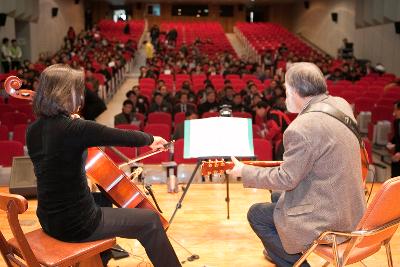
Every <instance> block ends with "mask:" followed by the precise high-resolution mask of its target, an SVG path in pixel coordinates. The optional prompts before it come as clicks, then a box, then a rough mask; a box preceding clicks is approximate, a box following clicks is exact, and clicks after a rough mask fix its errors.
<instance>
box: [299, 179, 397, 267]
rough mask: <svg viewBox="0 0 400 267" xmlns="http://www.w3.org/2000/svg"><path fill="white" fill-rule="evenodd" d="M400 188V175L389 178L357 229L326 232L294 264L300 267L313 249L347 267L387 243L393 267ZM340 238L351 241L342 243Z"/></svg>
mask: <svg viewBox="0 0 400 267" xmlns="http://www.w3.org/2000/svg"><path fill="white" fill-rule="evenodd" d="M399 191H400V177H396V178H392V179H389V180H387V181H386V182H385V183H384V184H383V185H382V187H381V189H380V190H379V191H378V192H377V193H376V195H375V197H374V199H373V200H372V202H371V204H370V205H369V206H368V208H367V210H366V211H365V214H364V216H363V217H362V218H361V220H360V222H359V223H358V226H357V228H356V230H355V231H353V232H336V231H326V232H324V233H322V234H321V235H320V236H319V237H318V238H317V239H316V240H315V241H314V243H313V244H312V246H311V247H310V248H309V249H308V250H307V251H306V252H304V254H303V256H302V257H301V258H300V259H299V260H298V261H297V262H296V264H295V265H294V266H295V267H298V266H300V265H301V263H303V262H304V260H305V259H306V258H307V257H308V256H309V255H310V254H311V253H312V252H314V253H315V254H317V255H318V256H320V257H322V258H324V259H325V260H327V261H328V262H329V263H333V264H334V266H337V267H339V266H345V265H348V264H353V263H356V262H359V261H361V260H363V259H365V258H367V257H369V256H371V255H373V254H375V253H376V252H378V251H379V250H380V248H381V246H385V248H386V256H387V261H388V266H389V267H393V260H392V253H391V249H390V240H391V238H392V237H393V235H394V233H395V232H396V230H397V228H398V227H399V224H400V206H399V202H400V194H399ZM338 238H348V240H347V241H346V242H344V243H341V244H338V242H337V240H338ZM324 266H326V265H324Z"/></svg>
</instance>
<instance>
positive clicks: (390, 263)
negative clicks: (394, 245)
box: [385, 242, 393, 267]
mask: <svg viewBox="0 0 400 267" xmlns="http://www.w3.org/2000/svg"><path fill="white" fill-rule="evenodd" d="M385 248H386V257H387V261H388V266H389V267H393V258H392V250H391V249H390V242H386V243H385Z"/></svg>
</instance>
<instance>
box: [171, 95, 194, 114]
mask: <svg viewBox="0 0 400 267" xmlns="http://www.w3.org/2000/svg"><path fill="white" fill-rule="evenodd" d="M195 110H196V107H195V105H194V104H192V103H189V97H188V94H186V93H182V94H180V97H179V103H177V104H175V106H174V114H175V113H178V112H194V111H195Z"/></svg>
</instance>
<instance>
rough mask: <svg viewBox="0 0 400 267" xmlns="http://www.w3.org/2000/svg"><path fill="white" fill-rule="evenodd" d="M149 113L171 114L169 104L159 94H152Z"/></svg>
mask: <svg viewBox="0 0 400 267" xmlns="http://www.w3.org/2000/svg"><path fill="white" fill-rule="evenodd" d="M151 112H168V113H171V112H172V108H171V104H170V103H168V102H167V101H165V100H164V97H163V95H162V94H161V93H155V94H154V100H153V102H152V103H151V104H150V108H149V113H151Z"/></svg>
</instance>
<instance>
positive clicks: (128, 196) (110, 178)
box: [4, 76, 169, 230]
mask: <svg viewBox="0 0 400 267" xmlns="http://www.w3.org/2000/svg"><path fill="white" fill-rule="evenodd" d="M21 86H22V82H21V80H20V79H19V78H18V77H16V76H9V77H8V78H7V79H6V80H5V82H4V88H5V90H6V92H7V93H8V94H9V95H10V96H11V97H15V98H19V99H24V100H33V98H34V96H35V92H34V91H32V90H28V89H20V88H21ZM165 149H168V147H165ZM165 149H156V150H151V151H149V152H147V153H145V154H143V155H141V156H139V157H138V158H136V159H133V160H130V161H129V162H127V163H124V164H122V165H120V166H117V165H116V164H115V163H114V162H113V161H112V160H111V159H110V158H109V157H108V156H107V155H106V154H105V153H104V152H103V150H101V149H100V148H99V147H91V148H89V149H88V156H87V161H86V165H85V170H86V175H87V176H88V177H89V179H90V180H92V181H93V182H94V183H95V184H96V185H97V186H98V187H99V188H100V190H101V191H103V192H104V193H106V195H107V196H108V197H109V198H110V199H111V200H112V201H113V203H114V204H115V205H116V206H117V207H121V208H146V209H151V210H153V211H154V212H156V213H157V214H158V216H159V217H160V220H161V223H162V225H163V227H164V229H165V230H167V229H168V226H169V223H168V221H167V220H166V219H165V218H164V216H163V215H162V214H161V213H160V212H159V211H158V210H157V209H156V208H155V207H154V205H153V204H152V203H151V202H150V200H149V199H148V198H147V197H146V196H145V194H144V193H143V192H142V191H141V190H140V189H139V188H138V186H137V185H135V184H134V183H133V182H132V181H131V179H130V178H129V177H128V175H126V174H125V172H123V171H122V170H121V169H120V167H121V166H125V165H131V164H132V163H134V162H136V161H139V160H141V159H143V158H146V157H149V156H152V155H154V154H157V153H160V152H163V151H165Z"/></svg>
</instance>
